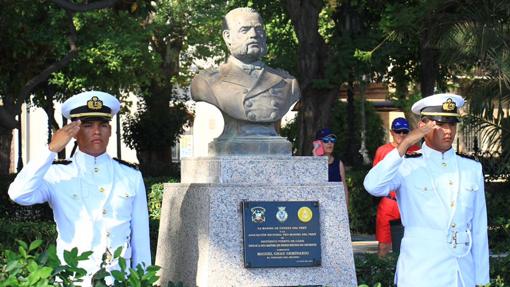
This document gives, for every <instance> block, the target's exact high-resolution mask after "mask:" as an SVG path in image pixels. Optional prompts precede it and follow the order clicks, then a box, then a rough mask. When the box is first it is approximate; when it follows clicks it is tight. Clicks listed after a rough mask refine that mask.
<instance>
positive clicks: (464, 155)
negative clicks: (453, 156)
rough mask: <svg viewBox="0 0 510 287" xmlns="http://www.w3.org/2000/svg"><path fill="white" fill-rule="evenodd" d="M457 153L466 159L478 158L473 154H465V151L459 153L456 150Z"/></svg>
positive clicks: (475, 159)
mask: <svg viewBox="0 0 510 287" xmlns="http://www.w3.org/2000/svg"><path fill="white" fill-rule="evenodd" d="M457 155H458V156H460V157H463V158H467V159H470V160H474V161H478V159H477V158H476V157H475V156H473V155H469V154H465V153H460V152H457Z"/></svg>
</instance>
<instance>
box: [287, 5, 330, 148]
mask: <svg viewBox="0 0 510 287" xmlns="http://www.w3.org/2000/svg"><path fill="white" fill-rule="evenodd" d="M285 5H286V9H287V11H288V13H289V17H290V19H291V21H292V24H293V25H294V30H295V31H296V35H297V37H298V40H299V53H298V55H299V56H298V57H299V59H298V61H299V62H298V70H299V75H300V76H299V82H300V86H301V109H300V111H299V114H298V128H299V132H298V151H297V153H298V155H311V152H312V141H313V140H314V137H315V133H316V132H317V130H319V129H320V128H323V127H325V126H327V125H328V124H329V118H330V110H331V107H332V105H333V103H334V100H335V99H336V98H337V97H338V91H339V87H336V86H335V87H331V89H317V88H315V87H313V81H314V80H315V79H323V78H324V71H325V64H326V63H327V62H328V61H327V57H328V49H327V46H326V44H325V43H324V40H323V39H322V37H321V35H320V34H319V32H318V27H319V22H318V20H319V13H320V12H321V11H322V8H323V7H324V3H323V1H321V0H288V1H286V2H285Z"/></svg>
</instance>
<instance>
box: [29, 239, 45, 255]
mask: <svg viewBox="0 0 510 287" xmlns="http://www.w3.org/2000/svg"><path fill="white" fill-rule="evenodd" d="M42 243H43V241H42V240H40V239H37V240H34V241H32V243H30V247H29V248H28V252H30V251H32V250H35V249H37V248H38V247H39V246H41V244H42Z"/></svg>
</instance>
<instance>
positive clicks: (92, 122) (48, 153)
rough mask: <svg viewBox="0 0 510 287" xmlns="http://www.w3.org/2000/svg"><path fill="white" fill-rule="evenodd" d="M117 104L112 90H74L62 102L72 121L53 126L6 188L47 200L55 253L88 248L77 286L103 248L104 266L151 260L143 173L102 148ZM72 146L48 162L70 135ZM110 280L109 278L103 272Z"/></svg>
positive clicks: (19, 197) (16, 195)
mask: <svg viewBox="0 0 510 287" xmlns="http://www.w3.org/2000/svg"><path fill="white" fill-rule="evenodd" d="M119 108H120V103H119V101H118V100H117V99H116V98H115V97H113V96H112V95H110V94H107V93H103V92H97V91H90V92H83V93H80V94H78V95H74V96H72V97H71V98H69V99H68V100H67V101H65V102H64V104H63V105H62V114H63V115H64V116H65V117H66V118H68V119H70V120H71V121H72V122H71V123H70V124H68V125H65V126H64V127H62V128H61V129H59V130H58V131H56V132H55V134H54V135H53V137H52V139H51V142H50V143H49V144H48V146H47V147H46V148H44V149H42V150H41V151H40V153H39V156H38V157H37V158H35V159H33V160H31V161H30V162H29V163H28V164H27V165H26V166H25V167H24V168H23V170H22V171H21V172H20V173H19V174H18V176H17V177H16V179H15V180H14V182H13V183H12V184H11V185H10V187H9V196H10V197H11V199H12V200H14V201H15V202H16V203H18V204H21V205H32V204H38V203H44V202H48V203H49V205H50V207H51V208H52V209H53V215H54V219H55V222H56V224H57V232H58V237H57V255H58V256H59V258H60V260H61V261H62V262H64V256H63V253H64V250H71V249H72V248H74V247H77V248H78V252H79V253H82V252H85V251H93V254H92V255H91V256H90V257H89V259H88V260H86V261H80V264H79V267H82V268H84V269H85V270H86V271H87V275H86V276H85V277H84V282H83V283H82V284H80V286H92V285H91V284H92V283H91V277H92V275H93V274H94V273H95V272H96V271H98V270H99V268H100V264H101V259H102V256H103V254H105V256H106V264H107V266H106V268H107V269H109V270H112V269H118V263H117V261H116V260H114V259H113V258H112V256H113V254H114V252H115V250H116V249H117V248H118V247H122V253H121V256H122V257H124V258H125V259H126V263H127V266H128V268H129V267H136V265H138V264H139V263H145V266H148V265H150V264H151V253H150V244H149V218H148V211H147V198H146V193H145V187H144V183H143V179H142V175H141V173H140V171H139V170H138V169H136V168H135V166H133V165H130V164H128V163H126V162H123V161H121V160H116V159H113V158H111V157H110V156H109V155H108V154H107V153H106V147H107V145H108V141H109V138H110V136H111V126H110V120H111V118H112V116H114V115H115V114H116V113H117V112H118V111H119ZM73 138H75V139H76V142H77V145H78V146H77V147H78V150H77V151H76V153H75V154H74V155H72V157H71V159H70V160H65V161H54V160H55V158H56V156H57V153H58V152H60V151H62V150H63V149H64V148H65V146H66V145H67V144H68V143H69V142H70V141H71V140H72V139H73ZM107 279H111V278H107Z"/></svg>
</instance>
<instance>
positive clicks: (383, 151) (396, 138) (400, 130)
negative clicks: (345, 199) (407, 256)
mask: <svg viewBox="0 0 510 287" xmlns="http://www.w3.org/2000/svg"><path fill="white" fill-rule="evenodd" d="M409 131H410V129H409V123H408V122H407V120H406V119H404V118H396V119H394V120H393V122H392V123H391V131H390V132H391V137H392V138H393V141H392V142H390V143H387V144H385V145H382V146H380V147H379V148H378V149H377V151H376V152H375V157H374V163H373V166H375V165H376V164H377V163H378V162H380V161H381V160H382V159H383V158H384V157H385V156H386V155H387V154H388V153H389V152H391V151H392V150H393V149H394V148H395V147H397V146H398V145H399V144H400V143H401V142H402V140H403V139H404V138H405V137H406V136H407V134H408V133H409ZM419 149H420V148H419V147H418V146H416V145H413V146H411V147H410V148H409V149H408V150H407V153H412V152H415V151H417V150H419ZM397 219H400V212H399V210H398V204H397V199H396V196H395V192H394V191H391V192H390V194H389V195H388V196H386V197H383V198H381V201H379V205H378V206H377V217H376V225H375V238H376V240H377V241H378V242H379V244H378V254H379V256H381V257H382V256H385V255H386V254H388V253H389V252H390V250H391V247H392V246H391V245H392V244H391V231H390V221H391V220H397Z"/></svg>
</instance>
